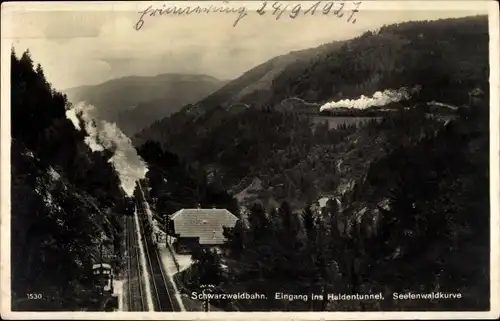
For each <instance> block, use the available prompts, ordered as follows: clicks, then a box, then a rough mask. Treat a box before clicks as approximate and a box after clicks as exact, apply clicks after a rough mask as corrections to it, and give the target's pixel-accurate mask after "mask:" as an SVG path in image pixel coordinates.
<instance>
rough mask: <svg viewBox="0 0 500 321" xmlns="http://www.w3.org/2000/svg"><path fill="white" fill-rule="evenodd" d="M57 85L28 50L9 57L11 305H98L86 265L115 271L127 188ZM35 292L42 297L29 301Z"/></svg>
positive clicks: (62, 307) (44, 307)
mask: <svg viewBox="0 0 500 321" xmlns="http://www.w3.org/2000/svg"><path fill="white" fill-rule="evenodd" d="M68 108H70V104H69V103H68V101H67V98H66V96H65V95H63V94H61V93H59V92H57V91H55V90H54V89H53V88H52V87H51V85H50V84H49V82H48V80H47V79H46V78H45V76H44V72H43V68H42V66H40V65H36V66H35V64H34V63H33V61H32V59H31V56H30V54H29V52H28V51H26V52H25V53H23V54H22V56H21V57H20V58H19V57H18V56H16V54H15V52H14V50H12V55H11V117H12V118H11V136H12V148H11V237H12V238H11V249H10V250H11V277H12V278H11V284H12V310H14V311H15V310H24V311H37V310H49V311H50V310H52V311H54V310H67V311H75V310H88V309H91V310H100V309H102V308H103V306H102V305H103V304H104V303H103V302H99V300H97V299H96V298H95V297H94V292H93V288H92V279H91V278H90V277H91V267H92V264H93V263H97V262H99V261H100V260H101V257H100V253H99V247H100V245H101V244H102V245H103V248H102V249H103V253H102V255H103V257H102V258H103V259H104V260H105V261H106V262H109V263H111V264H112V266H113V267H114V268H115V269H117V271H119V268H120V265H121V238H122V221H121V219H120V218H121V215H122V214H123V212H124V201H125V196H126V195H125V193H124V191H123V190H122V188H121V187H120V180H119V177H118V175H117V173H116V171H115V170H114V168H113V167H112V165H111V164H110V163H109V159H110V158H111V157H112V156H113V153H112V152H108V151H106V150H105V151H103V152H93V151H91V149H90V148H89V147H88V146H87V144H86V143H85V137H86V135H87V133H86V132H85V129H84V126H80V127H82V129H81V130H77V129H75V126H74V125H73V123H72V122H71V121H70V120H69V119H67V118H66V110H67V109H68ZM29 294H31V295H32V296H35V297H36V296H37V295H38V294H40V295H41V297H42V299H39V300H29V297H28V296H29Z"/></svg>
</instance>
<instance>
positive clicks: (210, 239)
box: [170, 208, 238, 245]
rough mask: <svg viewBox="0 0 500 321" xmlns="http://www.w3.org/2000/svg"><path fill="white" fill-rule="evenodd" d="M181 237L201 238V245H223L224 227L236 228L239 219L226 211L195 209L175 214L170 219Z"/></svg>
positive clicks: (183, 210)
mask: <svg viewBox="0 0 500 321" xmlns="http://www.w3.org/2000/svg"><path fill="white" fill-rule="evenodd" d="M170 219H171V220H172V221H173V222H174V229H175V233H176V234H179V236H180V237H199V242H200V244H207V245H208V244H223V243H224V240H225V237H224V235H223V234H222V233H223V231H224V229H223V227H224V226H226V227H234V225H235V224H236V221H238V218H237V217H236V216H235V215H234V214H232V213H231V212H229V211H228V210H226V209H219V208H212V209H208V208H193V209H191V208H190V209H182V210H179V211H177V212H175V213H174V214H173V215H172V217H171V218H170Z"/></svg>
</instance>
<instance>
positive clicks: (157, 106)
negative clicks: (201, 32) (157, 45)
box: [65, 74, 226, 136]
mask: <svg viewBox="0 0 500 321" xmlns="http://www.w3.org/2000/svg"><path fill="white" fill-rule="evenodd" d="M225 83H226V82H225V81H221V80H218V79H215V78H213V77H210V76H205V75H182V74H163V75H157V76H152V77H139V76H131V77H123V78H119V79H113V80H110V81H107V82H104V83H102V84H99V85H94V86H82V87H76V88H70V89H67V90H65V92H66V93H67V95H68V98H69V100H70V101H72V102H73V103H78V102H80V101H85V102H86V103H87V104H90V105H93V106H95V107H96V110H95V111H96V113H97V114H96V115H95V116H96V117H98V118H99V119H103V120H107V121H110V122H116V124H117V125H118V127H119V128H120V129H121V130H122V131H123V132H124V133H125V134H127V135H129V136H132V135H134V134H135V133H137V132H138V131H140V130H141V129H143V128H145V127H147V126H149V125H150V124H151V123H153V122H154V121H156V120H159V119H162V118H163V117H167V116H169V115H170V114H172V113H175V112H177V111H179V110H180V109H181V108H182V107H183V106H184V105H186V104H190V103H195V102H197V101H198V100H200V99H203V98H204V97H206V96H207V95H209V94H211V93H213V92H214V91H216V90H217V89H219V88H220V87H221V86H222V85H224V84H225Z"/></svg>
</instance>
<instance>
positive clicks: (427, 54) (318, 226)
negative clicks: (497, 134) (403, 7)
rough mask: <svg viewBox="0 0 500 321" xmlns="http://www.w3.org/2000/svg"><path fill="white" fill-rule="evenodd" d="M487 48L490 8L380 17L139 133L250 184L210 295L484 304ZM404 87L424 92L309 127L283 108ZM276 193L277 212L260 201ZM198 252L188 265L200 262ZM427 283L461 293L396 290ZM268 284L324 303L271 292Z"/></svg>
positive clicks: (217, 175)
mask: <svg viewBox="0 0 500 321" xmlns="http://www.w3.org/2000/svg"><path fill="white" fill-rule="evenodd" d="M487 57H488V23H487V19H486V17H469V18H463V19H447V20H439V21H432V22H427V21H425V22H406V23H401V24H398V25H392V26H385V27H383V28H381V29H380V31H378V32H376V33H372V32H367V33H365V34H364V35H362V36H360V37H358V38H356V39H353V40H350V41H347V42H345V43H342V44H340V45H339V46H338V47H334V48H333V47H332V48H331V50H329V51H327V52H322V53H321V54H315V55H313V56H311V57H310V59H301V60H300V61H299V62H297V63H296V64H294V63H292V64H290V65H287V66H286V67H285V68H284V69H282V70H281V71H280V72H276V73H273V76H274V77H273V81H272V85H271V86H269V87H268V88H263V87H262V88H260V89H258V90H256V91H254V92H253V93H252V94H250V93H249V94H248V95H241V92H240V91H238V94H235V93H234V92H233V91H231V90H227V91H226V90H225V88H226V89H227V88H229V86H233V85H234V83H233V84H231V83H229V84H228V85H226V87H223V88H222V89H221V90H220V91H218V92H216V93H215V94H214V95H212V96H210V97H209V98H207V99H206V100H203V101H201V102H199V103H198V104H196V105H194V106H188V107H186V108H185V109H183V110H182V111H181V112H179V113H177V114H174V115H172V116H171V117H169V118H166V119H164V120H162V121H160V122H157V123H156V124H154V125H153V126H152V127H150V128H149V129H148V130H145V131H143V132H142V133H141V134H140V135H138V136H137V137H136V138H137V139H136V143H137V144H138V145H141V144H143V143H144V142H147V143H146V144H145V145H144V146H154V145H155V143H154V141H156V142H158V144H156V149H157V150H159V149H158V145H161V147H162V148H163V150H168V151H169V153H175V154H178V155H179V158H178V159H180V161H181V162H182V163H192V162H195V161H196V164H197V165H196V166H197V168H199V169H200V173H201V174H200V175H201V177H205V175H206V176H207V180H208V179H209V180H210V181H211V182H216V183H217V184H219V185H220V186H221V189H226V190H228V191H229V192H230V194H231V193H232V194H233V195H235V196H237V197H238V198H239V197H240V196H241V194H248V193H250V192H249V190H250V188H246V187H248V186H252V188H253V189H257V191H254V194H255V195H256V197H255V198H253V199H252V202H248V203H245V204H244V206H245V208H244V211H242V214H243V215H241V217H242V220H241V221H240V222H239V223H238V224H237V226H236V227H235V228H234V229H232V230H227V231H226V235H227V237H228V246H229V248H230V253H229V254H226V255H222V257H220V258H219V259H220V260H221V261H222V262H223V263H224V264H225V265H226V266H227V267H228V270H227V271H226V273H222V272H221V271H215V272H213V273H216V274H217V275H214V277H216V278H217V280H218V284H217V286H218V290H219V291H224V292H231V293H235V292H254V291H256V292H267V293H268V298H269V300H253V301H250V300H248V301H244V300H242V301H241V302H240V305H241V306H240V308H241V309H243V310H254V311H255V310H261V311H269V310H273V309H275V310H281V311H283V310H302V311H303V310H329V311H339V310H340V311H342V310H380V309H384V310H405V309H406V310H438V309H441V310H443V309H451V310H482V309H483V310H484V309H488V307H489V291H490V289H489V215H490V212H489V210H490V209H489V204H490V203H489V202H490V199H489V165H488V161H489V131H488V128H489V98H488V97H489V92H488V78H489V70H488V64H489V62H488V58H487ZM249 73H250V74H251V73H252V72H249ZM247 75H248V74H247ZM242 79H244V78H240V79H237V80H235V81H236V82H241V81H242ZM240 85H241V83H238V86H240ZM414 86H420V88H421V90H420V91H419V92H418V94H416V95H415V96H414V97H412V98H411V99H408V100H407V101H401V102H397V103H395V104H394V105H392V106H391V108H392V109H393V111H391V112H388V113H386V114H384V115H383V117H381V119H375V118H374V119H372V120H370V121H367V122H365V123H362V124H359V125H357V126H356V125H350V126H339V127H338V128H329V127H328V126H327V125H326V124H321V123H320V124H316V125H315V126H312V123H311V117H310V115H308V114H304V113H302V112H296V111H294V110H293V109H292V110H284V109H283V108H280V107H282V105H283V104H282V102H283V101H284V100H289V99H290V98H293V97H296V98H299V99H303V100H304V101H307V102H309V103H311V106H312V105H315V106H320V105H321V104H323V103H325V102H328V101H332V100H335V101H337V100H339V99H345V98H357V97H359V96H361V95H366V96H371V95H372V94H373V93H374V92H375V91H381V90H384V89H387V88H396V89H397V88H401V87H408V88H411V87H414ZM236 87H237V86H236V85H234V87H231V88H236ZM242 87H244V86H242ZM251 88H253V87H251ZM481 89H482V90H481ZM225 92H226V93H227V92H231V94H230V95H228V96H225V95H224V94H223V93H225ZM235 97H238V99H235ZM436 101H437V102H440V103H442V104H441V105H439V104H437V105H436V104H435V102H436ZM431 102H433V103H431ZM427 103H431V104H427ZM433 104H434V105H433ZM444 104H451V105H453V106H452V108H447V107H446V108H447V109H449V111H448V112H447V116H449V117H442V116H443V115H442V112H441V111H436V108H437V107H436V108H435V107H431V106H444ZM451 105H450V106H451ZM443 108H445V107H443ZM318 109H319V108H318ZM437 109H439V108H437ZM318 111H319V110H318ZM161 163H162V162H157V164H161ZM163 163H164V162H163ZM159 167H161V165H160V166H159ZM174 168H175V167H174ZM167 169H168V166H165V167H164V170H167ZM165 175H166V174H165ZM165 175H161V176H163V177H166V176H165ZM256 178H258V180H257V179H256ZM167 181H168V179H167ZM255 182H258V184H257V183H255ZM167 185H168V183H166V182H158V185H157V186H156V187H155V189H156V191H160V190H162V189H163V188H164V187H165V186H167ZM195 185H196V186H203V184H201V185H198V184H195ZM153 190H154V189H153ZM167 190H168V191H170V189H167ZM241 191H243V193H240V192H241ZM238 193H239V194H238ZM167 194H169V193H166V194H165V195H167ZM156 195H158V202H167V203H168V202H172V200H169V199H168V198H167V197H166V196H162V194H161V193H158V192H157V194H156ZM325 195H327V196H335V198H334V199H332V200H330V201H329V202H328V203H327V205H326V207H324V208H323V209H322V210H318V204H314V203H316V202H315V201H316V200H317V199H318V198H319V197H321V196H325ZM198 199H199V198H198ZM270 199H274V202H271V201H269V200H270ZM256 200H257V201H256ZM276 201H277V202H278V203H279V204H281V205H280V206H278V208H276V206H268V205H269V204H275V203H276ZM297 211H301V212H302V215H297ZM205 254H206V253H205ZM207 255H208V254H207ZM211 255H213V256H214V257H215V256H217V254H211ZM208 256H210V255H208ZM203 257H204V255H201V256H199V257H197V258H196V260H197V261H196V265H195V268H193V271H191V272H192V273H194V274H196V273H199V272H200V271H201V270H200V269H199V268H198V267H199V266H203V265H202V263H200V262H199V261H200V260H202V258H203ZM206 261H207V262H209V261H210V262H212V263H213V262H218V261H217V260H216V259H213V258H211V257H210V258H209V259H206ZM207 264H208V263H207ZM191 272H189V273H191ZM189 273H188V272H186V273H185V274H184V275H183V278H184V280H187V279H188V276H189ZM221 275H223V277H221ZM290 280H293V282H290ZM186 284H187V286H190V284H191V283H189V282H186ZM192 284H194V283H192ZM192 284H191V285H192ZM436 291H441V292H443V293H454V294H457V293H460V296H461V298H460V299H455V300H453V299H440V300H425V299H424V300H394V299H393V293H406V292H413V293H432V292H436ZM276 292H283V293H289V294H303V293H316V294H323V295H324V298H325V299H324V300H317V301H314V302H313V301H311V300H309V301H307V302H303V301H301V300H297V301H292V302H289V301H287V300H281V301H280V300H276V299H275V297H274V293H276ZM326 293H350V294H355V293H365V294H366V293H374V294H375V293H382V294H383V296H384V297H385V300H382V301H377V300H366V301H358V300H353V301H328V300H326ZM214 304H217V303H214ZM219 304H221V305H223V304H224V303H223V302H219ZM225 308H226V307H225Z"/></svg>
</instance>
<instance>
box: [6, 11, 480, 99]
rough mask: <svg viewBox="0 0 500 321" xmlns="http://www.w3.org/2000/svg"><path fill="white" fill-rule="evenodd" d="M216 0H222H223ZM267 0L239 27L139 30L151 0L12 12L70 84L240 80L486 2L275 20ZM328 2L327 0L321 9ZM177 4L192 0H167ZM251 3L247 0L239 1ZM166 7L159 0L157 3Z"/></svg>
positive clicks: (165, 22) (163, 23)
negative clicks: (174, 77) (177, 77)
mask: <svg viewBox="0 0 500 321" xmlns="http://www.w3.org/2000/svg"><path fill="white" fill-rule="evenodd" d="M212 3H213V4H214V5H222V4H223V2H222V1H218V2H215V1H214V2H212ZM260 3H261V2H254V3H253V4H252V5H253V7H252V6H250V5H249V6H248V8H247V10H248V11H247V12H248V14H247V15H246V16H245V17H243V18H242V19H241V20H240V21H238V23H237V25H236V26H233V24H234V22H235V20H236V19H237V16H238V14H237V13H234V14H221V13H211V14H206V13H203V14H192V15H183V16H174V15H159V14H158V15H156V16H154V17H153V16H149V14H147V15H145V16H144V24H143V26H142V28H141V29H140V30H135V29H134V26H135V25H136V23H137V21H138V20H139V18H140V16H141V15H140V14H139V13H138V12H139V11H142V10H144V9H146V7H147V6H148V5H149V4H148V2H142V3H140V4H134V5H132V7H130V6H129V7H127V9H126V10H112V8H111V7H110V5H103V6H102V7H99V5H98V4H94V5H93V7H90V8H89V7H81V6H80V7H79V6H77V5H75V4H73V6H72V7H71V6H69V7H68V6H66V7H64V10H63V9H62V8H63V6H62V5H61V4H58V5H57V6H54V5H52V7H51V6H50V5H48V4H47V5H46V6H45V7H44V8H43V10H39V11H37V10H35V9H31V10H27V9H26V8H24V7H19V8H23V9H22V10H21V9H18V10H11V11H10V12H9V14H10V19H11V20H10V24H9V26H10V30H9V31H8V32H9V33H10V37H11V39H12V41H13V43H14V47H15V48H16V51H17V52H19V53H20V52H22V51H24V50H25V49H26V48H29V49H30V52H31V54H32V58H33V60H34V61H35V62H37V63H40V64H41V65H42V67H43V68H44V71H45V74H46V76H47V78H48V80H49V82H51V83H52V85H53V86H54V87H55V88H56V89H59V90H63V89H66V88H70V87H75V86H81V85H92V84H98V83H102V82H105V81H107V80H110V79H113V78H119V77H123V76H129V75H140V76H149V75H151V76H152V75H157V74H163V73H173V72H175V73H190V74H206V75H210V76H214V77H216V78H219V79H225V80H228V79H234V78H236V77H238V76H240V75H241V74H242V73H244V72H245V71H247V70H248V69H250V68H252V67H255V66H257V65H259V64H261V63H263V62H265V61H266V60H269V59H271V58H273V57H275V56H278V55H282V54H286V53H288V52H290V51H294V50H300V49H306V48H310V47H315V46H318V45H321V44H324V43H327V42H331V41H335V40H344V39H349V38H353V37H355V36H357V35H360V34H361V33H363V32H364V31H366V30H376V29H377V28H379V27H380V26H382V25H386V24H392V23H395V22H401V21H408V20H435V19H439V18H448V17H463V16H470V15H476V14H484V13H485V11H484V10H479V9H477V10H449V9H450V8H448V10H429V9H426V10H424V9H422V8H420V9H421V10H404V9H401V8H404V6H401V7H400V9H399V10H372V9H370V8H368V5H365V3H362V4H361V5H360V6H359V12H357V13H356V16H355V17H356V23H355V24H353V23H348V22H347V19H346V18H345V17H347V15H348V14H349V11H347V10H346V15H345V16H344V18H338V17H335V16H333V17H332V16H325V15H322V14H321V13H319V14H318V13H316V14H315V15H314V16H312V15H300V16H297V18H296V19H290V18H289V17H288V16H287V15H286V14H284V15H282V16H281V17H280V18H279V19H278V20H276V16H273V15H272V12H271V11H272V10H268V11H267V12H266V14H264V15H262V16H261V15H259V14H257V13H256V12H255V11H252V9H253V8H256V6H258V5H259V4H260ZM291 3H292V4H293V3H294V2H291ZM295 3H298V2H295ZM302 3H304V2H302ZM314 3H315V2H310V3H308V4H307V5H303V8H304V9H305V8H306V7H310V6H311V5H312V4H314ZM326 3H327V2H326V1H323V2H321V6H320V7H319V9H318V11H321V8H322V7H324V4H326ZM208 4H209V2H204V3H202V5H204V6H207V5H208ZM173 5H176V6H178V7H181V6H183V5H184V6H186V5H187V4H185V3H184V4H182V3H172V2H170V3H167V4H166V6H173ZM244 5H245V2H242V3H237V4H236V5H235V6H236V7H237V6H244ZM87 6H88V4H87ZM162 6H163V5H162V4H158V5H157V8H161V7H162ZM367 8H368V9H367ZM304 9H303V10H304ZM288 13H290V11H288ZM2 15H3V13H2ZM2 18H3V17H2Z"/></svg>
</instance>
